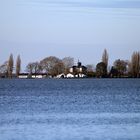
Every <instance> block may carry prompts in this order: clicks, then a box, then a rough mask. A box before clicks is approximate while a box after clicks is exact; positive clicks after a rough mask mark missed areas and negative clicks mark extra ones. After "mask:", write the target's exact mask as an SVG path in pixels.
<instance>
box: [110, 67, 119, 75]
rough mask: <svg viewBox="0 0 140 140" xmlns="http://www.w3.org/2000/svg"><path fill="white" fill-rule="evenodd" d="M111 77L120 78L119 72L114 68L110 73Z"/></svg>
mask: <svg viewBox="0 0 140 140" xmlns="http://www.w3.org/2000/svg"><path fill="white" fill-rule="evenodd" d="M109 76H110V77H118V70H117V69H116V68H114V67H113V66H112V67H111V70H110V73H109Z"/></svg>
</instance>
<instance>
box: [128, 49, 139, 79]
mask: <svg viewBox="0 0 140 140" xmlns="http://www.w3.org/2000/svg"><path fill="white" fill-rule="evenodd" d="M129 67H130V72H131V74H132V76H133V77H139V74H140V52H134V53H133V54H132V57H131V63H130V66H129Z"/></svg>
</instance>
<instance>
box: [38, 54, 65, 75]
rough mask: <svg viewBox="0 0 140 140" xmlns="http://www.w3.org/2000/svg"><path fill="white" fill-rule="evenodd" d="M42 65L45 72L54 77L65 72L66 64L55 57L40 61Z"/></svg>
mask: <svg viewBox="0 0 140 140" xmlns="http://www.w3.org/2000/svg"><path fill="white" fill-rule="evenodd" d="M40 64H41V66H42V68H43V70H44V71H45V72H46V73H47V74H48V75H50V76H52V77H54V76H56V75H58V74H60V73H62V72H64V64H63V62H62V60H60V59H59V58H57V57H55V56H50V57H46V58H45V59H43V60H42V61H40Z"/></svg>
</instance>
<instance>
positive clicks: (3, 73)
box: [0, 61, 8, 77]
mask: <svg viewBox="0 0 140 140" xmlns="http://www.w3.org/2000/svg"><path fill="white" fill-rule="evenodd" d="M7 68H8V61H6V62H4V64H2V65H1V66H0V75H1V76H2V77H8V69H7ZM1 76H0V77H1Z"/></svg>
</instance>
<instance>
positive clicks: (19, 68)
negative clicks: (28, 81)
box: [16, 55, 21, 77]
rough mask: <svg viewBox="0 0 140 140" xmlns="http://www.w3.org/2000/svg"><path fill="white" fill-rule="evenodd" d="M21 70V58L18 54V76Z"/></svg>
mask: <svg viewBox="0 0 140 140" xmlns="http://www.w3.org/2000/svg"><path fill="white" fill-rule="evenodd" d="M20 70H21V58H20V55H18V57H17V60H16V76H17V77H18V76H19V74H20Z"/></svg>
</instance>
